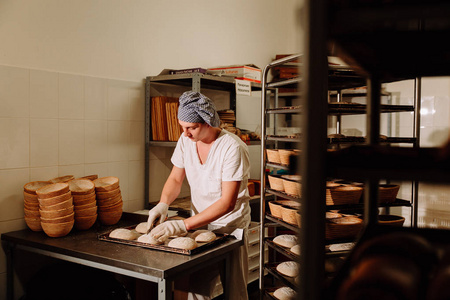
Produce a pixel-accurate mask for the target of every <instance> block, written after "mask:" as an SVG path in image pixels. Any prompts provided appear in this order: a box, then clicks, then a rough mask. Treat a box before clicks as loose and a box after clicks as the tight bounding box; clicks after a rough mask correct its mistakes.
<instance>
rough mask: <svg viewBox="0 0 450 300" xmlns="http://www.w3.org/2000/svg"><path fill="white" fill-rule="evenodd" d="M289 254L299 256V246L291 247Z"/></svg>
mask: <svg viewBox="0 0 450 300" xmlns="http://www.w3.org/2000/svg"><path fill="white" fill-rule="evenodd" d="M291 252H292V253H294V254H297V255H300V244H297V245H294V246H292V247H291Z"/></svg>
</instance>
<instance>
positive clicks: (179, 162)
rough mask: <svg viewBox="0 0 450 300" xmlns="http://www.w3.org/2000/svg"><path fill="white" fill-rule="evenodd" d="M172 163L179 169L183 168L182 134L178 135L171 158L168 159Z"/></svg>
mask: <svg viewBox="0 0 450 300" xmlns="http://www.w3.org/2000/svg"><path fill="white" fill-rule="evenodd" d="M170 161H171V162H172V164H173V165H174V166H175V167H177V168H180V169H184V141H183V136H180V138H179V139H178V142H177V146H176V147H175V150H174V151H173V154H172V158H171V159H170Z"/></svg>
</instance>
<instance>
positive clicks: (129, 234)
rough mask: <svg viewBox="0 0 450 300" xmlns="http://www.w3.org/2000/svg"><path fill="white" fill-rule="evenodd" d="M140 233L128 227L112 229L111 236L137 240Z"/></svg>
mask: <svg viewBox="0 0 450 300" xmlns="http://www.w3.org/2000/svg"><path fill="white" fill-rule="evenodd" d="M138 236H139V235H138V234H137V233H135V232H133V231H131V230H129V229H126V228H117V229H114V230H113V231H111V233H110V234H109V237H111V238H115V239H121V240H129V241H132V240H135V239H136V238H137V237H138Z"/></svg>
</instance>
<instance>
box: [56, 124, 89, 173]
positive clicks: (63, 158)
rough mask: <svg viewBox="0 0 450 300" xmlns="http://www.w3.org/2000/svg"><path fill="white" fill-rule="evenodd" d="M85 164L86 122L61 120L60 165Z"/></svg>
mask: <svg viewBox="0 0 450 300" xmlns="http://www.w3.org/2000/svg"><path fill="white" fill-rule="evenodd" d="M81 163H84V121H83V120H59V164H60V165H73V164H81Z"/></svg>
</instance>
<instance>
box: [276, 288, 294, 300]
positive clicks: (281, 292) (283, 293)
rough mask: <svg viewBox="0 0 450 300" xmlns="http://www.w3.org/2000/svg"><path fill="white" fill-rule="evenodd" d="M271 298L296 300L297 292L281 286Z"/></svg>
mask: <svg viewBox="0 0 450 300" xmlns="http://www.w3.org/2000/svg"><path fill="white" fill-rule="evenodd" d="M273 296H274V297H275V298H277V299H278V300H294V299H297V292H296V291H294V290H293V289H291V288H290V287H287V286H283V287H280V288H278V289H276V290H275V292H273Z"/></svg>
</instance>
